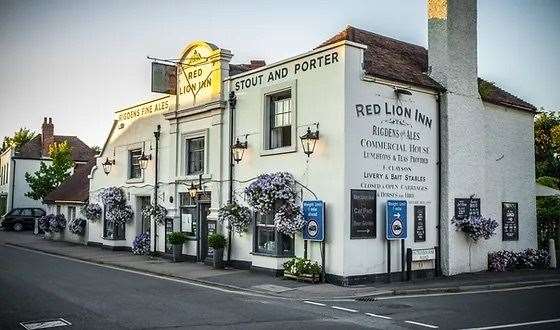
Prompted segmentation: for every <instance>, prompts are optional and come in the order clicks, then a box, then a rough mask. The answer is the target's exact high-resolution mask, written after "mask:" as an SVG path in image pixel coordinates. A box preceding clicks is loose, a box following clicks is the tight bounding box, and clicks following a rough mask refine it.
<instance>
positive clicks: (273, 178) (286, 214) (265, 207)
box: [245, 172, 304, 235]
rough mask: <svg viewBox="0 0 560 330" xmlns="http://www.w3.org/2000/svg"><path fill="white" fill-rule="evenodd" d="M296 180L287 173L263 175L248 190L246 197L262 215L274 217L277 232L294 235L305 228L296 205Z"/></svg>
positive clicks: (252, 206)
mask: <svg viewBox="0 0 560 330" xmlns="http://www.w3.org/2000/svg"><path fill="white" fill-rule="evenodd" d="M295 184H296V180H295V179H294V177H293V176H292V175H291V174H290V173H287V172H278V173H272V174H262V175H260V176H259V177H258V178H257V179H256V180H255V181H254V182H252V183H251V184H250V185H249V186H248V187H247V188H245V197H246V200H247V203H248V204H249V206H251V208H252V209H253V210H254V211H255V212H258V213H260V214H263V215H268V214H273V215H274V225H275V227H276V230H278V231H279V232H281V233H284V234H286V235H293V234H295V233H296V232H297V231H299V230H301V228H303V225H304V222H303V220H302V216H301V210H300V206H299V205H297V204H296V200H297V191H296V189H295Z"/></svg>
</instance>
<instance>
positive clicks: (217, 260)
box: [212, 249, 224, 269]
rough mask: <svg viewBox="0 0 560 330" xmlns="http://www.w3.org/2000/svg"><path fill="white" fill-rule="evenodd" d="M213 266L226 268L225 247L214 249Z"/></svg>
mask: <svg viewBox="0 0 560 330" xmlns="http://www.w3.org/2000/svg"><path fill="white" fill-rule="evenodd" d="M212 267H214V268H215V269H223V268H224V249H214V256H213V257H212Z"/></svg>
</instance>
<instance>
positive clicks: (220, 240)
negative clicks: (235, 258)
mask: <svg viewBox="0 0 560 330" xmlns="http://www.w3.org/2000/svg"><path fill="white" fill-rule="evenodd" d="M208 246H209V247H211V248H212V249H214V257H213V260H212V266H213V267H214V268H216V269H221V268H224V247H225V246H226V238H225V237H224V235H221V234H212V235H210V236H208Z"/></svg>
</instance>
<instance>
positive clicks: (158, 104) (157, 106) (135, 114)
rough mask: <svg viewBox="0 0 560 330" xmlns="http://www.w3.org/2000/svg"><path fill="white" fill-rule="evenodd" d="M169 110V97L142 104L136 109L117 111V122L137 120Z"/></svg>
mask: <svg viewBox="0 0 560 330" xmlns="http://www.w3.org/2000/svg"><path fill="white" fill-rule="evenodd" d="M168 110H169V97H167V96H166V97H163V98H160V99H157V100H153V101H150V102H146V103H142V104H139V105H137V106H134V107H130V108H127V109H124V110H121V111H117V113H116V114H117V120H118V121H119V122H123V121H129V120H136V119H138V118H140V117H147V116H151V115H155V114H158V113H164V112H166V111H168Z"/></svg>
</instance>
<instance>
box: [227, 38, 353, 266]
mask: <svg viewBox="0 0 560 330" xmlns="http://www.w3.org/2000/svg"><path fill="white" fill-rule="evenodd" d="M346 49H347V47H344V46H340V45H338V46H337V47H328V48H327V49H325V50H323V51H318V52H314V53H309V54H304V55H303V56H301V57H297V58H293V59H289V60H286V61H284V62H280V63H278V64H277V65H275V66H268V67H266V69H264V70H258V71H255V72H253V73H250V74H247V75H242V76H238V77H235V78H233V79H232V80H231V83H230V85H229V86H228V90H227V92H226V93H224V94H225V95H227V94H228V93H229V90H235V84H236V83H237V82H240V81H244V80H246V79H251V78H254V79H256V78H255V77H258V76H259V75H261V74H262V75H263V78H261V81H262V83H260V84H257V85H256V86H252V87H250V88H244V89H238V90H237V91H236V95H237V109H236V110H235V111H236V112H235V116H236V118H235V134H234V135H235V137H239V139H240V140H241V141H244V139H245V135H248V136H247V142H248V149H247V150H246V151H245V155H244V157H243V160H242V161H241V162H240V163H239V164H238V165H235V169H234V171H235V172H234V174H235V176H234V177H235V179H236V180H239V181H245V180H249V179H251V178H254V177H255V176H257V175H259V174H263V173H272V172H278V171H287V172H290V173H291V174H293V175H294V177H295V178H296V180H298V181H299V182H301V183H303V184H304V185H306V186H307V187H309V189H311V190H312V191H314V192H315V193H316V194H317V197H318V198H319V199H321V200H323V201H325V203H326V214H327V220H326V221H327V225H326V226H327V228H326V230H327V247H326V270H327V272H329V273H335V274H342V272H343V269H342V260H343V247H344V244H343V242H344V239H345V237H344V234H343V233H344V227H345V226H346V224H347V223H346V221H345V219H344V207H345V205H344V203H341V201H342V200H344V199H345V198H346V195H345V194H344V181H343V177H344V159H343V155H344V152H345V151H344V139H343V138H342V136H343V134H344V127H343V126H342V125H341V123H343V121H344V79H343V77H344V70H345V64H344V63H345V61H346ZM333 52H337V53H338V60H339V61H338V62H336V63H333V64H330V65H327V66H324V67H322V68H316V69H314V70H308V71H305V72H302V71H301V70H300V71H299V72H297V73H294V71H295V65H297V64H301V63H303V62H304V61H309V60H311V59H313V58H317V57H318V56H324V55H326V54H331V53H333ZM284 68H285V69H287V70H288V74H287V75H286V76H285V77H283V78H281V79H277V80H274V81H271V82H268V81H267V80H268V79H267V77H268V76H269V74H270V73H271V72H274V71H275V70H282V69H284ZM293 84H295V86H296V87H295V94H296V95H292V99H294V100H295V102H296V104H295V106H296V109H297V118H296V125H297V127H298V128H297V134H296V139H295V146H296V148H295V150H294V151H293V152H287V153H282V154H274V155H263V151H262V150H263V121H264V119H263V109H264V104H263V100H264V93H266V92H271V91H273V90H274V89H275V88H277V89H282V88H285V87H286V86H291V85H293ZM228 111H229V108H228V110H227V111H226V112H225V113H224V124H223V127H224V131H225V132H226V133H224V138H225V141H228V140H227V139H228V133H227V128H228V127H229V124H228V119H229V114H228ZM315 122H318V123H319V124H320V126H319V130H320V140H319V141H318V142H317V146H316V148H315V152H314V153H313V155H311V157H310V158H307V156H306V155H305V154H304V153H303V151H302V149H301V142H300V140H299V136H301V135H303V134H304V133H305V131H306V130H307V127H308V126H311V128H312V129H314V127H313V125H312V124H313V123H315ZM222 150H223V151H222V152H223V154H224V155H228V153H229V145H228V143H227V142H226V143H224V144H223V149H222ZM222 166H223V168H224V172H225V175H227V166H228V158H227V157H224V162H223V164H222ZM248 184H250V182H247V183H238V182H236V183H235V185H234V191H235V196H236V199H237V200H238V201H240V202H243V189H244V188H245V187H246V186H247V185H248ZM223 191H224V195H223V199H224V201H227V182H226V183H225V184H224V186H223ZM304 197H305V199H313V196H311V195H310V194H309V193H307V192H306V191H305V190H304ZM252 249H253V234H252V229H251V230H250V232H248V233H246V234H244V235H243V236H240V235H237V234H236V235H235V240H234V242H233V248H232V259H233V260H244V261H251V262H252V264H253V266H257V267H265V268H273V269H282V268H283V267H282V263H283V261H285V259H284V258H273V257H263V256H255V255H252V254H251V252H252ZM295 254H296V255H298V256H303V240H302V237H301V234H298V235H296V245H295ZM308 257H309V258H310V259H312V260H315V261H319V262H320V260H321V254H320V249H319V243H311V244H310V246H309V255H308Z"/></svg>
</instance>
